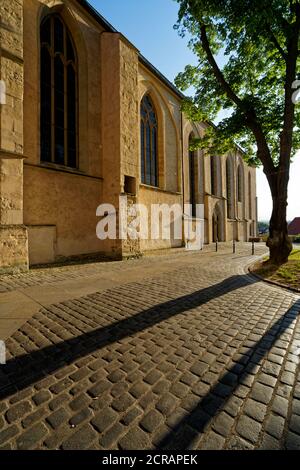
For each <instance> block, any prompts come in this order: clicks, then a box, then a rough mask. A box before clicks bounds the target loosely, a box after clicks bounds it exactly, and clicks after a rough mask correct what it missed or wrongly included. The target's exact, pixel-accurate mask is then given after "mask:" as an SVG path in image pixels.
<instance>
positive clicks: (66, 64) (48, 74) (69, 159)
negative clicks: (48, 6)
mask: <svg viewBox="0 0 300 470" xmlns="http://www.w3.org/2000/svg"><path fill="white" fill-rule="evenodd" d="M40 40H41V76H40V83H41V114H40V129H41V161H43V162H52V163H57V164H59V165H64V166H68V167H71V168H76V167H77V152H78V144H77V142H78V130H77V60H76V54H75V49H74V46H73V41H72V38H71V36H70V33H69V31H68V29H67V27H66V25H65V24H64V22H63V20H62V19H61V18H60V17H59V16H58V15H51V16H49V17H47V18H46V19H45V20H44V21H43V22H42V24H41V29H40Z"/></svg>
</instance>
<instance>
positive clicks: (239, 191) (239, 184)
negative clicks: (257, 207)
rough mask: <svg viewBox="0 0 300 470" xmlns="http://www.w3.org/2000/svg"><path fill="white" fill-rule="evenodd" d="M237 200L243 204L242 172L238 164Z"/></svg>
mask: <svg viewBox="0 0 300 470" xmlns="http://www.w3.org/2000/svg"><path fill="white" fill-rule="evenodd" d="M237 198H238V202H243V170H242V165H241V164H239V166H238V171H237Z"/></svg>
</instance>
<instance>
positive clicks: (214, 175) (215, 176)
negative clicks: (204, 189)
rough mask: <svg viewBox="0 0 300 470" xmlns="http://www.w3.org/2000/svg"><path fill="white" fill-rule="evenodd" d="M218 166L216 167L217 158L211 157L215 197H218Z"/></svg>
mask: <svg viewBox="0 0 300 470" xmlns="http://www.w3.org/2000/svg"><path fill="white" fill-rule="evenodd" d="M216 173H217V165H216V157H215V156H213V155H212V156H211V157H210V184H211V194H212V195H213V196H218V188H217V174H216Z"/></svg>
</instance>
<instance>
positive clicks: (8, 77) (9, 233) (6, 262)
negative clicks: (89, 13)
mask: <svg viewBox="0 0 300 470" xmlns="http://www.w3.org/2000/svg"><path fill="white" fill-rule="evenodd" d="M22 3H23V2H22V1H21V0H16V1H14V2H11V1H10V0H3V1H1V4H0V80H1V83H2V84H4V87H3V90H2V91H3V94H2V96H1V104H0V272H1V271H15V270H26V269H27V268H28V241H27V229H26V227H25V226H24V225H23V158H24V154H23V96H24V68H23V4H22Z"/></svg>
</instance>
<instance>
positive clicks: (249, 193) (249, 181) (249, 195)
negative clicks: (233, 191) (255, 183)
mask: <svg viewBox="0 0 300 470" xmlns="http://www.w3.org/2000/svg"><path fill="white" fill-rule="evenodd" d="M248 203H249V206H248V211H249V219H252V178H251V173H250V172H249V174H248Z"/></svg>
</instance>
